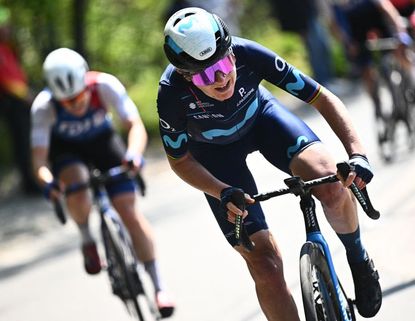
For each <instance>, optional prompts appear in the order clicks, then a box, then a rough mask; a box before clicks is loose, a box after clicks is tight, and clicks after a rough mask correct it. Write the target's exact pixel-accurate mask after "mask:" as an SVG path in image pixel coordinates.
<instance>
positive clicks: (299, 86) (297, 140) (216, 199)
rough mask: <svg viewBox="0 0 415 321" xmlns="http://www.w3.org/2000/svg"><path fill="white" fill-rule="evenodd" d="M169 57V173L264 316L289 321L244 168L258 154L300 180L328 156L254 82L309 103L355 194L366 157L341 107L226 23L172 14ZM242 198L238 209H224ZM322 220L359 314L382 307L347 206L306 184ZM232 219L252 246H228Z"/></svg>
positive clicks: (273, 254)
mask: <svg viewBox="0 0 415 321" xmlns="http://www.w3.org/2000/svg"><path fill="white" fill-rule="evenodd" d="M164 35H165V42H164V51H165V53H166V56H167V58H168V59H169V61H170V63H171V64H170V65H168V66H167V68H166V69H165V71H164V73H163V75H162V76H161V79H160V82H159V92H158V98H157V108H158V113H159V117H160V135H161V138H162V141H163V144H164V148H165V151H166V153H167V155H168V160H169V163H170V166H171V168H172V169H173V171H174V172H175V173H176V174H177V175H178V176H179V177H181V178H182V179H183V180H184V181H185V182H187V183H189V184H190V185H192V186H194V187H195V188H197V189H199V190H201V191H202V192H203V193H205V196H206V198H207V200H208V203H209V205H210V207H211V210H212V212H213V214H214V216H215V218H216V220H217V222H218V225H219V226H220V228H221V230H222V233H223V234H224V236H225V238H226V240H227V241H228V242H229V244H230V245H231V246H232V247H233V248H234V249H235V250H236V251H237V252H238V253H239V254H240V255H241V256H242V257H243V258H244V259H245V261H246V263H247V266H248V269H249V271H250V274H251V276H252V278H253V280H254V282H255V286H256V290H257V296H258V300H259V302H260V306H261V308H262V310H263V312H264V314H265V315H266V317H267V318H268V320H284V321H291V320H295V321H298V320H299V316H298V312H297V308H296V305H295V303H294V300H293V299H292V296H291V293H290V290H289V289H288V287H287V284H286V283H285V280H284V275H283V264H282V257H281V253H280V251H279V250H278V247H277V244H276V242H275V240H274V238H273V236H272V234H271V233H270V231H269V230H268V226H267V223H266V219H265V216H264V213H263V211H262V209H261V206H260V204H256V203H254V200H253V199H252V198H251V197H250V195H254V194H256V193H257V192H258V191H257V188H256V184H255V181H254V178H253V176H252V174H251V172H250V171H249V169H248V166H247V164H246V157H247V155H248V154H249V153H252V152H254V151H260V152H261V153H262V154H263V155H264V157H265V158H266V159H267V160H268V161H269V162H270V163H271V164H272V165H274V166H275V167H277V168H279V169H281V170H282V171H284V172H286V173H288V174H292V175H297V176H300V177H302V178H303V179H304V180H309V179H312V178H316V177H321V176H325V175H329V174H331V173H333V172H336V164H335V160H334V158H333V157H332V156H331V155H330V154H329V153H328V151H327V150H326V149H325V148H324V146H323V144H322V143H321V141H320V140H319V138H318V137H317V135H316V134H315V133H314V132H313V131H312V130H311V129H310V128H309V127H308V126H307V125H306V124H305V123H304V122H303V121H302V120H301V119H299V118H298V117H297V116H295V115H294V114H292V113H291V112H289V111H288V110H287V109H286V108H285V107H284V106H282V105H281V103H280V102H279V101H278V100H277V99H276V98H275V97H273V95H272V94H271V93H270V92H269V91H267V90H266V89H265V88H264V87H263V86H261V85H260V83H261V81H262V80H267V81H268V82H270V83H272V84H274V85H276V86H278V87H280V88H282V89H283V90H285V91H287V92H289V93H290V94H292V95H293V96H295V97H297V98H299V99H301V100H303V101H305V102H307V103H309V104H310V105H312V106H314V107H315V108H316V109H317V110H318V111H319V112H320V113H321V114H322V116H323V117H324V118H325V119H326V120H327V122H328V123H329V124H330V126H331V128H332V129H333V131H334V133H335V134H336V135H337V136H338V138H339V139H340V141H341V142H342V144H343V146H344V148H345V150H346V152H347V153H348V155H349V157H350V160H349V162H350V163H351V164H353V165H354V166H355V172H353V173H351V175H350V176H349V177H348V179H347V181H346V182H344V184H345V185H350V184H351V182H352V181H354V182H355V183H356V185H357V186H358V187H359V188H363V187H364V186H365V185H366V184H367V183H369V182H370V180H371V179H372V177H373V173H372V170H371V167H370V165H369V161H368V159H367V157H366V155H365V154H366V152H365V149H364V147H363V144H362V143H361V141H360V139H359V137H358V135H357V132H356V130H355V129H354V127H353V125H352V122H351V119H350V116H349V114H348V112H347V109H346V107H345V106H344V104H343V103H342V102H341V101H340V100H339V98H337V97H336V96H335V95H334V94H332V93H331V92H330V91H329V90H327V89H326V88H324V87H323V86H321V85H320V84H319V83H317V82H316V81H314V80H313V79H311V78H310V77H308V76H306V75H305V74H304V73H302V72H301V71H300V70H298V69H296V68H295V67H293V66H291V65H290V64H288V63H287V62H286V61H285V60H284V59H283V58H281V57H280V56H278V55H277V54H276V53H274V52H272V51H271V50H270V49H268V48H265V47H264V46H262V45H260V44H258V43H256V42H254V41H250V40H247V39H243V38H239V37H232V36H231V35H230V34H229V32H228V29H227V27H226V24H225V23H224V22H223V21H222V20H221V19H220V18H219V17H218V16H216V15H214V14H211V13H209V12H207V11H205V10H202V9H200V8H186V9H182V10H180V11H178V12H176V13H175V14H173V15H172V16H171V17H170V19H169V20H168V21H167V23H166V26H165V29H164ZM240 193H245V194H244V195H245V202H246V203H247V204H248V205H249V206H248V207H247V210H245V211H241V210H240V209H239V208H238V207H237V206H236V204H234V203H233V199H234V197H236V195H240ZM313 193H314V195H315V196H316V197H317V198H318V199H319V200H320V201H321V203H322V205H323V208H324V210H325V213H326V216H327V218H328V221H329V222H330V224H331V226H332V227H333V229H334V230H335V231H336V233H337V235H338V236H339V238H340V240H341V241H342V243H343V244H344V246H345V248H346V254H347V259H348V261H349V265H350V268H351V270H352V275H353V279H354V283H355V292H356V298H357V299H356V304H357V308H358V310H359V313H360V314H361V315H363V316H366V317H371V316H374V315H375V314H376V313H377V312H378V310H379V308H380V306H381V302H382V294H381V289H380V285H379V282H378V278H379V277H378V273H377V271H376V270H375V268H374V265H373V261H372V260H371V259H370V258H369V256H368V254H367V252H366V250H365V248H364V246H363V243H362V240H361V237H360V230H359V222H358V217H357V209H356V205H355V203H354V201H353V197H352V196H351V194H350V191H349V190H348V189H346V188H345V187H343V186H342V184H341V183H336V184H328V185H324V187H321V188H320V187H319V188H315V189H314V190H313ZM236 215H242V216H243V218H244V226H245V228H246V231H247V234H248V235H249V237H250V239H251V240H252V241H253V242H254V243H255V248H254V250H252V251H250V252H247V251H245V250H244V248H243V247H242V246H241V245H238V244H237V241H236V238H235V233H234V230H235V228H234V222H235V216H236Z"/></svg>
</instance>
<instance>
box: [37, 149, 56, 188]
mask: <svg viewBox="0 0 415 321" xmlns="http://www.w3.org/2000/svg"><path fill="white" fill-rule="evenodd" d="M48 152H49V150H48V148H47V147H43V146H37V147H33V148H32V162H33V173H34V175H35V177H36V179H37V180H38V182H39V184H40V185H41V187H42V188H43V187H45V185H46V184H48V183H51V182H52V181H53V174H52V172H51V171H50V170H49V167H48Z"/></svg>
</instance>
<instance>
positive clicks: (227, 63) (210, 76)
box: [192, 55, 234, 86]
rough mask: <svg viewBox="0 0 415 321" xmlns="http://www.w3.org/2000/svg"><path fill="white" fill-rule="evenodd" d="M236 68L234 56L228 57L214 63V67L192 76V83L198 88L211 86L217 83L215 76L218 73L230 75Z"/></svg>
mask: <svg viewBox="0 0 415 321" xmlns="http://www.w3.org/2000/svg"><path fill="white" fill-rule="evenodd" d="M233 67H234V63H233V60H232V55H227V56H225V57H223V58H222V59H220V60H219V61H217V62H216V63H214V64H213V65H212V66H210V67H207V68H206V69H205V70H203V71H201V72H199V73H197V74H194V75H192V82H193V84H195V85H196V86H209V85H212V84H214V83H215V74H216V72H217V71H220V72H222V73H224V74H225V75H227V74H229V73H230V72H231V71H232V70H233Z"/></svg>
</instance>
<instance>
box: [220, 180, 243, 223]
mask: <svg viewBox="0 0 415 321" xmlns="http://www.w3.org/2000/svg"><path fill="white" fill-rule="evenodd" d="M229 202H231V203H233V204H234V205H235V206H237V207H238V208H239V209H241V210H242V211H243V210H245V193H244V191H243V190H242V189H240V188H236V187H226V188H224V189H223V190H222V191H221V192H220V205H221V207H222V208H223V209H224V210H225V216H226V217H228V214H227V212H228V208H227V207H226V204H228V203H229Z"/></svg>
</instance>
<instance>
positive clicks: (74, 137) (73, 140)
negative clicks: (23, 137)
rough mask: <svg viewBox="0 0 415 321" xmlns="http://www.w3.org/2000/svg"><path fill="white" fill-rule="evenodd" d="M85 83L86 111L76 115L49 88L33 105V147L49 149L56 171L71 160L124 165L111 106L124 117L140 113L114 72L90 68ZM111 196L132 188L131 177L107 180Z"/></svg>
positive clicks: (104, 167) (103, 165)
mask: <svg viewBox="0 0 415 321" xmlns="http://www.w3.org/2000/svg"><path fill="white" fill-rule="evenodd" d="M86 85H87V89H88V90H89V91H90V93H91V96H90V100H89V103H88V107H87V110H86V112H85V114H84V115H82V116H74V115H73V114H71V113H69V112H67V110H66V109H65V108H64V107H63V106H62V105H61V104H60V103H59V102H58V101H56V100H55V99H54V98H53V97H52V94H51V92H50V91H49V89H47V88H45V89H44V90H42V91H41V92H40V93H39V94H38V95H37V96H36V98H35V100H34V102H33V105H32V108H31V113H32V116H31V119H32V128H31V144H32V148H36V147H40V148H46V149H48V159H49V161H50V163H51V165H52V172H53V173H54V175H55V176H58V174H59V172H60V171H61V170H62V169H63V168H65V167H66V166H68V165H70V164H72V163H84V164H86V165H88V166H92V167H95V168H98V169H99V170H101V171H107V170H108V169H110V168H112V167H115V166H119V165H121V162H122V160H123V158H124V155H125V150H126V147H125V144H124V142H123V140H122V139H121V137H120V136H119V135H117V134H116V133H115V132H114V130H113V125H112V121H111V118H112V117H111V114H110V113H111V110H112V109H114V110H115V111H116V113H117V114H118V116H119V118H120V119H121V120H123V121H124V120H125V121H126V120H130V121H133V120H135V119H136V118H137V117H139V113H138V110H137V107H136V105H135V104H134V102H133V101H132V100H131V98H130V97H129V96H128V94H127V91H126V89H125V87H124V86H123V85H122V84H121V82H120V81H119V80H118V79H117V78H116V77H114V76H113V75H110V74H107V73H102V72H94V71H89V72H88V73H87V74H86ZM106 187H107V191H108V194H109V195H110V196H114V195H116V194H118V193H123V192H132V191H134V188H135V184H134V182H133V180H131V179H125V180H120V181H117V182H116V183H111V184H108V185H107V186H106Z"/></svg>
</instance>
